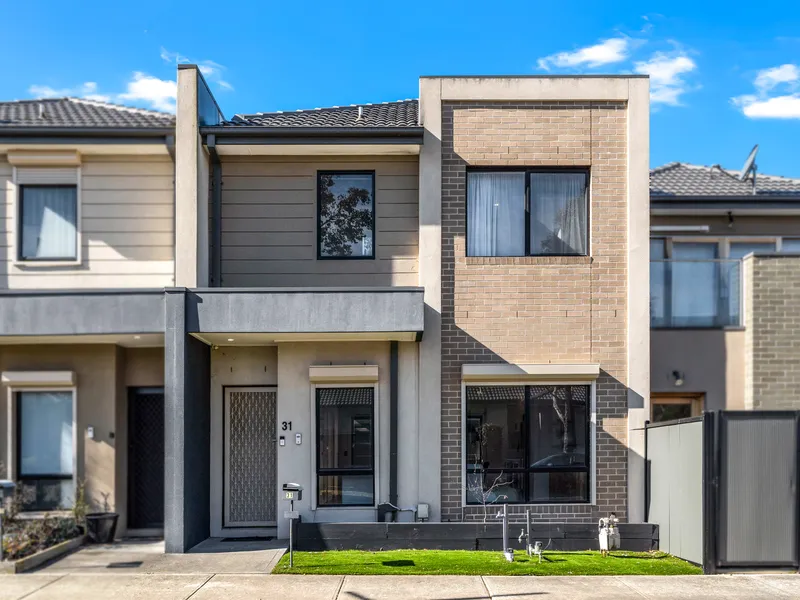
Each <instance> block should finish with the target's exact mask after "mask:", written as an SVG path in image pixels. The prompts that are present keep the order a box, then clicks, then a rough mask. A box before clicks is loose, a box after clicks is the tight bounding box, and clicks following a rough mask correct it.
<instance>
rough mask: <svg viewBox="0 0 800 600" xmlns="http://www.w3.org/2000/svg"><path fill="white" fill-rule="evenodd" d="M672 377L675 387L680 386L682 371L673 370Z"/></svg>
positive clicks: (681, 383)
mask: <svg viewBox="0 0 800 600" xmlns="http://www.w3.org/2000/svg"><path fill="white" fill-rule="evenodd" d="M672 378H673V379H674V380H675V387H681V386H682V385H683V373H681V372H680V371H673V372H672Z"/></svg>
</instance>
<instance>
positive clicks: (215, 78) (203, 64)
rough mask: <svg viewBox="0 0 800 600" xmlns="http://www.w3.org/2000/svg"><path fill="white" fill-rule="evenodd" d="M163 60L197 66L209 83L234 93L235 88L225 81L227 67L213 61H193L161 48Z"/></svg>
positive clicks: (178, 53)
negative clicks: (224, 74)
mask: <svg viewBox="0 0 800 600" xmlns="http://www.w3.org/2000/svg"><path fill="white" fill-rule="evenodd" d="M161 59H162V60H163V61H165V62H168V63H172V64H176V65H180V64H186V63H192V64H196V65H197V68H198V69H200V72H201V73H202V74H203V77H205V78H206V79H207V80H208V81H210V82H211V83H215V84H217V85H218V86H219V87H220V88H221V89H223V90H225V91H232V90H233V86H232V85H231V84H230V83H229V82H228V81H225V79H223V76H222V74H223V72H224V71H225V67H224V66H223V65H221V64H219V63H217V62H214V61H213V60H191V59H190V58H188V57H187V56H185V55H183V54H181V53H180V52H170V51H169V50H167V49H166V48H164V47H162V48H161Z"/></svg>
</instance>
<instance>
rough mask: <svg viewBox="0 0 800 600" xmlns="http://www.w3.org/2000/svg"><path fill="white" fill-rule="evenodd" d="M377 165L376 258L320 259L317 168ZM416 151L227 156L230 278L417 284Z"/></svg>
mask: <svg viewBox="0 0 800 600" xmlns="http://www.w3.org/2000/svg"><path fill="white" fill-rule="evenodd" d="M336 170H342V171H348V170H370V171H373V170H374V171H375V196H376V198H375V200H376V223H375V243H376V257H375V260H341V261H337V260H325V261H319V260H317V230H316V227H317V189H316V186H317V171H336ZM418 170H419V162H418V160H417V158H416V157H367V158H365V157H352V158H350V157H337V158H330V159H324V160H321V159H320V158H318V157H309V158H304V157H281V158H269V159H267V158H264V159H256V158H242V159H229V160H227V161H226V162H224V163H223V165H222V179H223V187H222V284H223V285H225V286H242V287H252V286H306V285H311V286H327V285H354V286H363V285H401V286H405V285H417V284H418V281H419V280H418V276H417V271H418V260H417V259H418V254H419V191H418V190H419V178H418Z"/></svg>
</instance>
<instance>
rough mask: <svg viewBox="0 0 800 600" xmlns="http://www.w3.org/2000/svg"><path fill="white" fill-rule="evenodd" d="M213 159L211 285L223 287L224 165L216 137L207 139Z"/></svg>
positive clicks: (212, 136)
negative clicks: (218, 152)
mask: <svg viewBox="0 0 800 600" xmlns="http://www.w3.org/2000/svg"><path fill="white" fill-rule="evenodd" d="M206 148H208V154H209V156H210V157H211V285H212V286H213V287H218V288H219V287H222V163H221V162H220V160H219V154H217V143H216V136H215V135H213V134H212V135H209V136H207V137H206Z"/></svg>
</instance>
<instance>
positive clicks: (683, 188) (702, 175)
mask: <svg viewBox="0 0 800 600" xmlns="http://www.w3.org/2000/svg"><path fill="white" fill-rule="evenodd" d="M738 175H739V172H738V171H730V170H726V169H723V168H722V167H720V166H719V165H714V166H712V167H704V166H699V165H690V164H686V163H679V162H674V163H669V164H667V165H664V166H662V167H658V168H656V169H653V170H652V171H650V196H651V197H652V198H702V197H725V196H729V197H742V198H743V197H747V198H750V199H752V198H753V196H754V195H753V179H752V177H748V178H747V179H746V180H745V181H739V179H738ZM755 196H756V197H769V198H776V197H781V196H800V179H790V178H788V177H778V176H775V175H762V174H761V173H758V174H757V175H756V194H755Z"/></svg>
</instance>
